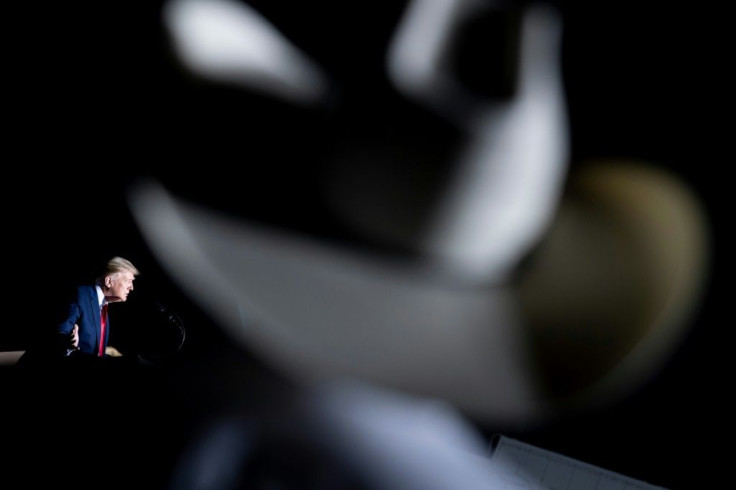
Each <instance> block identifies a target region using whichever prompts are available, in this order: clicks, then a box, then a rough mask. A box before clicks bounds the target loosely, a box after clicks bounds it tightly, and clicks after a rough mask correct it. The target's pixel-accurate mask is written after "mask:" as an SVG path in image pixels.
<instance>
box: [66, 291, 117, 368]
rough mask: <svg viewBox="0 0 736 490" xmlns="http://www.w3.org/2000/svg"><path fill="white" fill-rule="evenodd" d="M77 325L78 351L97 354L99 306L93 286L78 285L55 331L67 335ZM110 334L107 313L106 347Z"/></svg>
mask: <svg viewBox="0 0 736 490" xmlns="http://www.w3.org/2000/svg"><path fill="white" fill-rule="evenodd" d="M75 323H76V324H77V325H79V352H80V353H82V354H89V355H92V356H96V355H97V350H98V348H99V342H100V306H99V303H98V302H97V290H96V289H95V286H88V285H85V286H79V287H78V288H77V294H76V297H75V298H74V300H73V301H72V302H70V303H69V306H68V309H67V310H66V317H65V318H64V319H63V321H62V322H61V323H59V325H58V326H57V329H56V331H57V333H58V334H60V335H61V336H64V337H68V336H69V335H70V334H71V332H72V330H73V329H74V324H75ZM109 335H110V319H109V315H108V323H107V328H106V329H105V339H104V346H105V347H107V339H108V337H109Z"/></svg>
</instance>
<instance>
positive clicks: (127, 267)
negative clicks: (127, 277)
mask: <svg viewBox="0 0 736 490" xmlns="http://www.w3.org/2000/svg"><path fill="white" fill-rule="evenodd" d="M120 272H130V273H131V274H133V275H134V276H137V275H138V274H140V271H139V270H138V268H137V267H136V266H134V265H133V263H132V262H131V261H129V260H127V259H124V258H122V257H113V258H111V259H110V260H108V261H107V263H106V264H105V267H104V268H103V269H102V271H101V272H100V275H99V276H97V279H96V280H95V282H96V283H97V284H101V283H102V282H103V281H104V280H105V278H106V277H107V276H111V275H113V274H118V273H120Z"/></svg>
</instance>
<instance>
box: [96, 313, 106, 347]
mask: <svg viewBox="0 0 736 490" xmlns="http://www.w3.org/2000/svg"><path fill="white" fill-rule="evenodd" d="M105 327H107V303H105V304H104V305H102V310H100V348H99V350H98V352H97V355H98V356H99V357H102V356H104V355H105Z"/></svg>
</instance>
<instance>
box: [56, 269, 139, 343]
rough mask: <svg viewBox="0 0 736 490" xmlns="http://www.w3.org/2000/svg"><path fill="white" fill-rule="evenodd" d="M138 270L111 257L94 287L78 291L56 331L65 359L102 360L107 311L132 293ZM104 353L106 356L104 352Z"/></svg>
mask: <svg viewBox="0 0 736 490" xmlns="http://www.w3.org/2000/svg"><path fill="white" fill-rule="evenodd" d="M138 274H139V271H138V269H137V268H136V267H135V266H134V265H133V264H132V263H131V262H130V261H128V260H127V259H124V258H122V257H113V258H111V259H110V260H108V261H107V263H106V264H105V267H104V269H103V270H102V271H101V273H100V275H99V276H98V277H97V278H96V279H95V282H94V284H93V285H88V284H87V285H81V286H78V287H77V291H76V298H75V299H74V300H73V301H72V302H71V303H70V304H69V305H68V309H67V310H66V316H65V317H64V319H63V321H61V323H59V325H58V326H57V327H56V330H57V333H58V334H59V340H60V345H61V346H62V348H63V349H64V350H65V353H66V355H67V356H70V355H86V356H92V357H105V356H106V355H109V354H110V350H109V349H111V348H109V347H108V346H107V342H108V339H109V335H110V328H109V317H108V315H107V307H108V304H109V303H116V302H124V301H126V300H127V299H128V294H129V293H130V292H131V291H132V290H133V281H134V280H135V277H136V276H137V275H138ZM106 350H107V352H106Z"/></svg>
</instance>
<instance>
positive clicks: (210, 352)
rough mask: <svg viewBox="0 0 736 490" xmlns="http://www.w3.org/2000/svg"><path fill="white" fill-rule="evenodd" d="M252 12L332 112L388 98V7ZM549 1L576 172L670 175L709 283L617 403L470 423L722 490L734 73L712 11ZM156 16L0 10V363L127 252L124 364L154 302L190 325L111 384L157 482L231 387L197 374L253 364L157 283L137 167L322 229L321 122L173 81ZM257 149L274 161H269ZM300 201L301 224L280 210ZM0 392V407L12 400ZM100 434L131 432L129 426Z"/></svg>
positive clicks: (107, 10)
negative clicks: (0, 187) (518, 426)
mask: <svg viewBox="0 0 736 490" xmlns="http://www.w3.org/2000/svg"><path fill="white" fill-rule="evenodd" d="M306 3H308V2H305V4H306ZM385 3H389V2H385ZM390 3H392V4H393V2H390ZM254 5H255V6H257V7H258V8H261V9H263V11H264V12H265V13H267V14H268V15H270V16H272V18H274V19H275V20H276V21H278V22H279V23H281V25H283V26H284V28H285V29H286V32H289V33H291V35H292V36H293V38H294V39H295V41H297V42H301V43H303V44H304V45H305V46H306V47H308V50H309V51H311V54H312V55H313V56H314V57H315V58H316V59H318V60H319V61H320V62H321V63H322V64H323V66H326V67H327V68H328V70H330V71H331V73H333V74H334V75H335V77H336V79H338V80H339V81H340V82H341V84H342V85H341V89H340V90H341V91H340V96H339V97H336V101H335V104H337V103H338V102H341V101H346V102H347V103H348V105H349V107H351V108H352V109H353V110H355V111H360V110H365V109H366V108H368V107H370V106H371V105H372V104H374V103H375V104H377V106H376V107H380V104H385V103H388V102H386V101H385V100H384V99H382V98H381V97H382V94H383V92H382V91H381V90H376V91H375V92H374V91H365V88H366V87H370V86H371V84H376V85H377V86H379V87H385V85H386V82H385V80H384V79H383V77H384V76H385V73H383V72H381V66H382V65H381V60H382V55H383V54H384V53H385V43H386V40H387V37H386V36H387V33H388V32H390V31H391V28H392V26H393V25H394V23H395V21H396V19H397V18H398V17H397V16H398V15H399V13H400V12H401V4H400V2H396V3H395V5H393V6H391V7H388V6H375V5H373V4H372V3H366V4H355V3H353V2H317V3H316V5H310V6H307V5H302V3H301V2H293V5H289V4H288V2H257V3H254ZM556 5H557V6H558V7H559V8H560V10H561V11H562V13H563V18H564V21H565V31H564V32H565V38H564V43H565V44H564V49H565V50H564V63H565V64H564V66H565V82H566V89H567V92H568V102H569V110H570V119H571V129H572V145H573V146H572V162H571V165H573V166H575V165H584V164H585V162H586V161H587V160H589V159H592V158H599V157H617V158H631V159H636V160H640V161H645V162H650V163H651V164H653V165H656V166H659V167H663V168H665V169H667V170H669V171H671V172H672V173H673V174H675V175H676V176H678V177H680V178H681V179H682V180H683V181H684V182H686V183H687V184H688V185H689V186H690V187H691V189H692V190H693V191H694V193H695V194H696V195H697V196H698V198H699V199H700V200H701V202H702V204H703V206H704V209H705V212H706V215H707V218H708V221H709V226H710V228H711V232H712V236H711V248H710V251H711V257H710V265H709V277H708V285H707V286H708V287H707V289H706V292H705V294H704V297H703V299H702V302H701V303H700V305H699V307H698V309H697V311H696V314H695V316H694V318H693V320H692V326H691V328H690V330H689V332H688V334H687V336H686V338H685V339H684V341H683V343H682V344H681V345H680V346H679V347H678V348H677V350H676V351H675V353H674V355H673V356H672V358H671V359H670V360H669V361H668V363H667V364H666V365H665V366H664V368H663V370H662V371H661V373H660V375H659V376H658V377H657V378H656V379H654V380H652V381H651V382H650V383H648V384H647V385H646V386H644V387H643V388H642V389H641V390H640V391H638V392H637V393H635V394H633V395H632V396H631V397H630V398H628V399H626V400H624V401H621V402H619V403H616V404H615V405H614V406H611V407H606V408H605V409H601V410H596V411H594V412H591V413H583V414H576V415H575V417H571V418H570V419H569V420H568V419H565V420H559V421H557V422H555V423H554V424H551V425H549V426H543V427H535V428H530V429H529V430H526V431H525V430H504V429H506V428H504V427H489V426H480V427H479V429H480V430H481V431H483V432H484V433H485V434H487V435H489V436H490V435H491V434H492V433H494V432H496V431H499V432H505V433H507V434H509V435H512V436H517V437H519V438H521V439H523V440H526V441H527V442H531V443H535V444H538V445H541V446H544V447H547V448H549V449H552V450H555V451H558V452H561V453H563V454H567V455H570V456H572V457H577V458H579V459H582V460H583V461H587V462H590V463H592V464H597V465H600V466H602V467H604V468H608V469H611V470H614V471H619V472H621V473H623V474H626V475H629V476H632V477H636V478H640V479H643V480H646V481H649V482H651V483H654V484H658V485H662V486H665V487H668V488H671V489H689V488H719V487H720V485H719V482H721V481H727V480H726V479H725V478H726V475H727V473H726V470H727V464H728V461H727V460H726V457H725V456H726V453H728V452H729V449H728V447H729V446H728V444H729V443H730V442H731V437H730V427H731V413H732V412H731V405H730V400H729V398H730V397H729V396H728V395H729V392H730V388H728V387H729V386H731V384H732V382H731V380H730V374H731V365H730V362H729V360H730V359H732V355H731V354H730V343H729V341H728V340H727V339H728V338H729V337H730V332H729V330H730V323H731V320H730V317H729V316H724V315H723V310H722V307H723V300H722V292H721V291H722V289H723V287H724V285H727V284H729V281H730V277H728V276H726V270H725V266H724V265H723V257H722V256H723V255H724V253H723V245H722V242H721V240H722V238H723V237H722V235H723V232H722V228H723V224H724V223H725V222H726V220H727V219H728V218H727V214H726V210H727V209H729V208H730V203H729V201H728V200H727V198H728V197H730V195H731V194H732V191H731V190H729V189H728V188H726V189H725V190H723V187H724V184H729V183H728V182H725V179H726V172H727V168H728V164H729V162H730V160H732V157H731V153H730V152H729V151H727V148H726V144H725V141H726V140H725V139H724V136H725V129H724V128H725V127H726V125H730V123H729V122H728V121H730V119H731V114H730V112H729V110H730V108H728V107H727V101H729V100H730V93H729V92H727V87H726V83H725V80H724V79H723V75H722V74H723V72H724V68H725V66H726V65H727V64H728V63H730V60H729V59H728V58H725V57H724V56H725V54H724V51H725V49H723V47H722V46H723V45H722V44H721V41H722V39H720V37H721V34H720V33H721V30H720V27H719V26H721V24H722V19H721V16H722V13H720V12H716V11H711V10H708V8H707V7H706V6H704V5H696V4H688V5H686V6H683V7H675V6H673V5H671V4H667V6H660V5H655V4H654V3H651V2H633V1H623V2H609V1H603V2H557V4H556ZM158 8H159V5H158V2H155V1H154V2H127V3H124V4H115V5H108V4H107V3H105V4H104V5H100V2H74V3H73V4H71V5H69V4H64V5H60V4H59V3H54V4H49V5H37V6H35V7H32V8H29V6H24V7H23V8H21V9H18V10H17V11H15V10H14V11H13V12H12V15H9V17H8V18H6V22H9V23H11V24H13V30H12V33H13V43H12V45H11V46H10V47H9V48H7V50H8V51H9V56H8V60H9V64H6V67H5V70H4V72H5V74H4V76H3V78H4V81H5V83H6V84H7V86H8V88H7V90H6V92H5V93H6V103H5V106H6V107H7V108H9V110H7V111H6V112H5V117H6V125H5V129H4V135H5V138H4V140H5V141H6V143H9V145H7V144H6V148H7V150H6V154H5V157H4V165H3V167H4V169H5V173H4V178H3V180H2V182H3V184H4V192H3V197H2V199H3V205H4V206H3V208H4V214H3V215H4V218H5V226H4V233H3V236H4V238H5V239H4V244H5V247H4V250H5V257H6V267H5V298H6V301H5V305H6V306H5V316H6V318H5V325H4V326H3V328H2V329H0V350H23V349H25V348H26V347H27V346H28V345H29V343H30V342H31V341H32V339H33V337H34V335H35V334H36V333H37V332H38V329H39V328H43V326H44V325H48V324H49V323H50V322H51V318H52V316H51V315H52V312H53V311H54V308H55V305H56V303H58V300H59V298H60V297H62V296H63V295H64V294H66V290H67V289H68V288H69V287H70V286H71V285H73V284H75V283H77V282H79V281H81V280H84V279H87V278H88V277H89V275H90V274H91V272H92V268H93V267H94V266H95V265H96V264H97V263H98V262H99V261H100V260H102V259H104V258H106V257H108V256H110V255H122V256H124V257H126V258H128V259H130V260H131V261H132V262H133V263H135V264H136V265H137V266H138V267H139V268H140V269H141V271H142V275H141V276H140V277H139V279H138V280H137V281H136V284H135V286H136V290H135V291H134V293H133V295H132V296H131V298H130V300H129V303H128V304H126V305H121V306H119V307H118V308H115V309H114V311H113V312H112V315H113V318H114V320H113V321H117V322H118V324H121V323H125V324H128V325H129V328H128V330H127V331H128V332H129V337H128V338H121V339H120V342H121V343H122V345H125V346H126V347H128V348H129V349H130V352H135V353H140V352H145V351H146V348H150V346H146V345H144V344H142V343H141V341H140V340H135V339H140V338H141V336H139V335H137V334H138V333H140V332H141V329H146V328H148V332H149V333H150V331H151V330H155V329H156V322H158V321H159V318H158V316H157V315H158V312H157V310H156V308H157V306H156V305H160V304H162V305H165V306H166V307H168V308H170V309H171V310H172V311H175V312H176V313H177V314H178V315H179V316H180V317H181V318H182V321H183V323H184V324H185V325H186V327H187V342H186V343H185V347H184V349H183V350H182V351H181V352H178V353H177V354H176V356H174V357H176V359H175V360H173V361H171V362H172V365H173V366H174V368H175V370H176V369H180V370H181V371H176V375H175V376H174V377H173V378H175V379H176V381H172V379H171V378H169V377H168V376H167V377H166V378H165V379H166V381H167V383H166V384H165V389H161V385H157V384H155V383H157V382H160V381H161V379H159V378H154V380H150V381H151V383H153V384H152V385H151V386H148V387H147V388H150V391H149V390H148V389H146V388H144V389H143V390H142V391H139V390H138V388H137V387H134V386H133V385H125V384H124V383H121V386H119V387H120V389H121V390H122V393H121V396H122V397H123V399H124V400H127V401H126V402H124V403H122V404H120V406H122V407H124V408H120V410H119V411H117V412H116V414H117V415H119V416H121V417H122V416H123V415H124V414H125V415H127V416H128V417H134V416H135V415H136V414H137V416H139V417H141V424H140V427H142V428H140V427H139V426H138V425H136V424H133V423H132V422H130V419H129V418H128V421H127V422H125V423H122V427H124V428H127V429H131V428H133V427H135V429H136V430H135V431H134V432H135V433H136V434H137V435H138V436H142V437H143V439H145V438H146V437H147V436H145V435H144V434H145V433H146V432H145V430H148V429H153V428H158V432H155V431H154V432H155V434H156V435H155V436H153V435H152V436H150V437H148V440H149V441H158V442H157V443H155V444H146V443H145V442H142V441H141V440H140V439H136V443H134V444H132V446H131V448H130V449H125V450H123V449H118V452H117V453H116V454H118V455H119V456H121V457H123V456H126V455H128V454H129V453H128V451H130V452H132V453H135V452H136V451H138V452H140V454H142V455H145V456H146V457H148V456H151V455H153V454H156V455H157V456H161V458H160V459H159V460H158V462H157V463H156V464H154V463H146V464H143V463H141V464H143V466H144V467H145V466H146V465H147V464H150V465H151V466H150V467H151V468H155V469H158V470H160V471H161V474H160V475H159V478H160V479H161V480H162V481H164V480H166V477H167V475H168V469H169V468H170V467H171V464H173V461H174V458H175V457H176V455H177V453H178V451H179V449H180V445H179V444H180V443H181V442H182V441H183V440H186V438H187V434H188V433H189V430H190V429H191V427H192V426H193V425H195V424H194V420H195V419H196V417H198V416H199V415H201V414H206V412H207V410H208V409H209V408H210V407H212V406H217V404H218V403H219V401H218V400H219V398H218V397H222V399H223V400H227V399H228V398H229V397H233V396H236V395H233V391H232V390H231V388H230V387H229V386H222V385H217V384H215V385H213V383H211V382H210V381H211V380H212V378H213V377H215V374H216V373H218V374H219V373H220V371H219V369H225V370H232V373H235V372H238V373H241V372H245V373H250V372H251V371H250V370H251V368H252V366H253V365H258V364H259V359H257V356H256V355H254V354H253V353H250V352H247V350H246V348H244V347H243V346H234V345H232V343H231V342H230V341H229V340H228V339H227V338H226V337H225V336H224V335H223V334H222V333H221V332H220V331H219V330H218V328H217V327H216V326H215V325H214V324H213V323H212V322H211V321H210V320H209V319H208V318H206V317H205V316H204V315H203V314H202V313H201V312H200V311H198V310H197V308H196V307H195V306H194V305H193V304H191V303H190V301H189V300H188V299H187V298H186V296H185V295H184V294H182V292H181V291H180V290H179V288H178V287H177V285H176V284H174V283H172V282H171V280H170V279H169V278H168V276H167V275H166V274H165V273H164V272H163V271H162V270H161V268H160V265H159V264H158V263H157V261H156V259H155V258H154V257H153V256H152V255H151V254H150V251H149V250H148V248H147V247H146V245H145V243H144V241H143V240H142V238H141V236H140V235H139V232H138V230H137V229H136V227H135V225H134V223H133V220H132V218H131V216H130V214H129V212H128V209H127V204H126V201H125V191H126V189H127V188H128V185H129V184H130V183H131V182H133V181H135V180H136V179H137V178H138V177H139V176H144V175H145V176H148V175H152V176H155V177H157V178H159V179H160V180H161V181H162V182H164V183H165V184H167V185H169V186H170V187H171V188H172V189H174V190H176V191H178V192H180V193H181V194H182V195H185V196H187V197H190V198H193V199H195V200H200V201H202V202H207V203H208V204H212V205H214V206H218V207H221V208H222V209H225V210H227V211H233V212H236V213H239V214H242V215H243V216H246V217H249V218H252V219H256V220H262V221H264V222H270V223H275V224H277V225H282V226H290V227H296V228H301V229H304V230H309V231H314V232H317V233H333V232H334V228H333V227H332V225H333V222H332V221H331V220H330V219H329V217H328V215H326V214H324V213H323V211H324V210H323V209H322V207H321V205H322V203H321V202H320V201H318V200H316V199H314V198H313V197H312V196H313V195H314V194H315V193H314V192H312V189H314V188H316V187H318V186H319V176H320V174H319V163H318V160H319V148H320V147H321V145H323V144H324V143H325V142H329V141H330V140H331V138H332V137H333V132H332V131H336V129H335V127H334V124H335V123H334V122H333V121H331V120H329V118H326V117H324V114H322V113H317V114H313V113H311V112H308V111H307V112H304V111H296V112H295V111H294V110H293V109H292V108H290V107H287V106H284V105H282V104H281V103H280V102H278V101H276V100H272V99H270V98H268V97H261V96H259V95H254V94H250V93H244V92H243V91H241V90H236V89H234V88H232V87H230V88H227V87H225V88H223V87H214V86H210V85H207V84H203V83H202V82H201V81H197V80H192V79H190V78H189V75H187V74H186V73H183V72H182V71H180V70H179V69H178V67H177V66H176V65H175V63H173V61H172V59H171V57H170V54H169V53H168V51H167V50H166V48H165V43H164V42H163V37H162V30H161V25H160V22H159V17H158ZM355 52H357V53H358V56H352V55H353V54H354V53H355ZM479 76H483V75H482V74H480V75H479ZM372 77H375V78H372ZM361 91H363V92H361ZM372 97H375V100H374V99H372ZM379 112H380V111H378V110H375V113H374V114H373V115H374V116H376V117H378V114H379ZM369 114H371V113H370V112H369ZM377 120H378V119H376V121H377ZM315 121H316V122H315ZM305 128H308V129H305ZM264 135H270V136H267V137H266V139H265V140H264ZM270 144H274V145H276V146H278V147H279V152H277V153H270V152H269V153H268V154H266V153H265V149H266V148H267V147H268V145H270ZM266 155H268V156H266ZM284 175H286V178H282V177H283V176H284ZM227 196H235V197H234V198H228V197H227ZM295 202H298V203H300V205H299V206H298V207H297V208H298V212H296V211H295V210H294V207H291V206H289V204H292V203H295ZM264 204H265V205H264ZM255 208H257V209H258V211H254V210H253V209H255ZM115 316H117V317H118V318H117V319H115ZM141 318H143V319H144V320H141ZM121 335H122V334H121ZM126 342H127V344H126ZM177 356H178V357H177ZM224 359H227V361H224ZM169 360H171V359H169ZM167 362H168V361H167ZM226 372H229V371H226ZM233 376H235V375H234V374H233ZM181 379H186V380H187V383H182V382H181ZM218 379H219V378H218ZM2 380H3V383H6V386H7V390H6V392H7V393H11V394H12V393H13V391H12V389H13V388H14V387H16V384H15V383H14V380H13V374H12V373H11V372H6V371H3V374H2ZM190 381H191V383H189V382H190ZM68 382H69V383H70V384H73V383H75V381H73V380H68ZM233 384H237V383H233ZM183 386H186V388H183ZM24 393H25V392H24ZM168 395H170V396H168ZM238 396H239V395H238ZM3 398H4V401H3V402H2V403H3V405H4V406H7V403H8V400H9V399H10V397H8V398H5V397H3ZM118 402H120V400H119V399H118ZM194 407H196V408H194ZM34 409H37V410H39V411H41V412H44V411H45V408H44V407H41V406H37V407H34ZM126 411H128V412H126ZM131 413H132V414H133V415H130V414H131ZM195 413H196V415H195ZM13 414H15V415H17V413H16V412H13ZM45 416H50V417H53V415H52V414H48V413H45ZM161 421H165V423H163V424H161ZM11 423H12V422H11ZM118 423H120V422H118ZM16 426H17V425H16ZM20 427H24V426H23V425H22V424H21V425H20ZM138 429H140V430H138ZM144 429H145V430H144ZM21 434H23V432H22V431H21ZM54 434H56V433H54ZM117 434H118V437H123V439H126V437H125V432H124V431H123V432H122V433H117ZM57 435H58V434H57ZM130 439H132V437H130ZM161 441H164V442H161ZM159 449H160V451H158V450H159ZM11 450H12V449H11ZM162 455H163V456H162ZM144 460H145V458H144V457H143V456H141V458H140V460H138V459H136V461H144ZM146 461H147V460H146Z"/></svg>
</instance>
